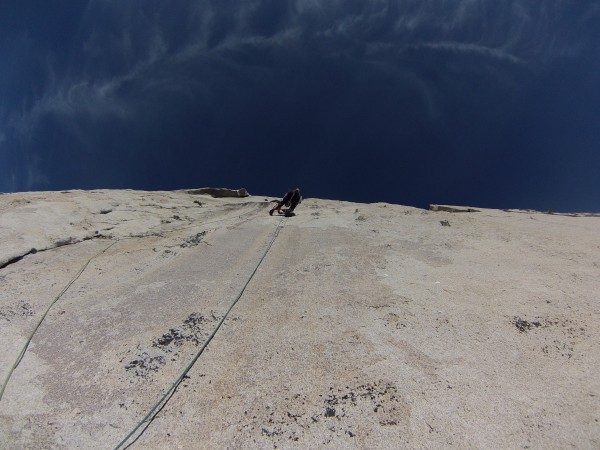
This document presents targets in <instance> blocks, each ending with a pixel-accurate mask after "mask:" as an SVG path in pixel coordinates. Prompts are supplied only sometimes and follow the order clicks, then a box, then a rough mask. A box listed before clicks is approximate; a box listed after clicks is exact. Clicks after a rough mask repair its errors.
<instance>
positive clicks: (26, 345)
mask: <svg viewBox="0 0 600 450" xmlns="http://www.w3.org/2000/svg"><path fill="white" fill-rule="evenodd" d="M231 218H232V217H225V218H223V219H216V220H212V221H208V222H204V223H202V225H208V224H211V223H216V222H222V221H224V220H229V219H231ZM239 218H242V216H239ZM247 220H250V219H249V218H248V219H243V220H242V222H241V223H243V222H246V221H247ZM192 227H197V225H196V224H193V225H189V226H186V227H181V228H177V229H174V230H169V232H172V231H173V232H174V231H181V230H184V229H187V228H192ZM139 237H145V236H130V237H125V238H122V239H119V240H118V241H115V242H113V243H112V244H110V245H109V246H107V247H106V248H104V249H103V250H100V251H99V252H98V253H96V254H95V255H93V256H92V257H91V258H90V259H88V260H87V261H86V263H85V264H84V265H83V266H82V267H81V269H79V271H78V272H77V273H76V274H75V276H74V277H73V278H72V279H71V281H69V282H68V283H67V284H66V286H65V287H64V288H63V289H62V290H61V291H60V293H59V294H58V295H57V296H56V297H55V298H54V300H52V302H51V303H50V305H48V307H47V308H46V311H45V312H44V314H42V316H41V317H40V320H39V321H38V322H37V324H36V326H35V327H34V328H33V330H32V331H31V333H30V334H29V336H28V337H27V340H26V341H25V345H23V348H22V349H21V351H20V352H19V354H18V356H17V358H16V360H15V362H14V363H13V364H12V366H11V368H10V370H9V371H8V374H7V376H6V379H5V380H4V383H3V384H2V388H0V401H2V396H3V395H4V390H5V389H6V386H7V385H8V382H9V381H10V378H11V377H12V374H13V372H14V371H15V370H16V368H17V366H18V365H19V364H20V363H21V361H22V360H23V357H24V356H25V353H26V352H27V349H28V348H29V344H30V343H31V340H32V339H33V336H34V335H35V333H36V332H37V330H38V328H39V327H40V325H41V324H42V322H43V321H44V319H45V318H46V316H47V315H48V312H49V311H50V309H51V308H52V307H53V306H54V304H55V303H56V302H57V301H58V300H59V299H60V298H61V297H62V296H63V295H64V294H65V292H67V290H68V289H69V288H70V287H71V285H72V284H73V283H75V281H77V279H78V278H79V277H80V276H81V274H82V273H83V271H84V270H85V269H86V268H87V266H88V265H89V264H90V262H91V261H92V260H93V259H94V258H97V257H98V256H100V255H102V254H103V253H104V252H106V251H107V250H108V249H109V248H111V247H112V246H113V245H115V244H116V243H117V242H119V241H120V240H127V239H134V238H139Z"/></svg>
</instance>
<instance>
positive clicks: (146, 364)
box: [125, 352, 167, 379]
mask: <svg viewBox="0 0 600 450" xmlns="http://www.w3.org/2000/svg"><path fill="white" fill-rule="evenodd" d="M166 362H167V359H166V358H165V356H164V355H150V354H148V353H146V352H143V353H141V354H140V355H138V357H137V358H136V359H134V360H132V361H130V362H129V363H128V364H127V365H126V366H125V370H127V371H128V372H131V373H133V374H134V375H135V376H137V377H142V378H145V379H148V378H151V372H157V371H158V369H160V367H161V366H163V365H164V364H166Z"/></svg>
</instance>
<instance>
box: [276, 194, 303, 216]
mask: <svg viewBox="0 0 600 450" xmlns="http://www.w3.org/2000/svg"><path fill="white" fill-rule="evenodd" d="M300 202H302V195H300V189H298V188H296V189H290V190H289V191H287V193H286V194H285V196H284V197H283V200H281V201H280V202H278V203H277V205H276V206H274V207H273V208H272V209H271V210H270V211H269V215H270V216H272V215H273V211H277V212H278V213H279V214H285V216H286V217H291V216H293V215H294V209H296V206H298V203H300ZM283 206H286V207H287V209H284V210H283V211H281V208H282V207H283Z"/></svg>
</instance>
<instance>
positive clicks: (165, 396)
mask: <svg viewBox="0 0 600 450" xmlns="http://www.w3.org/2000/svg"><path fill="white" fill-rule="evenodd" d="M283 221H284V218H282V219H281V221H280V222H279V224H278V225H277V229H276V230H275V232H274V233H273V237H272V238H271V242H269V245H268V246H267V249H266V250H265V252H264V253H263V255H262V257H261V258H260V260H259V261H258V264H257V265H256V267H255V268H254V270H253V271H252V273H251V274H250V276H249V277H248V280H247V281H246V283H245V284H244V286H243V287H242V289H241V290H240V292H239V294H238V295H237V297H236V298H235V300H234V301H233V302H232V303H231V306H230V307H229V309H228V310H227V312H226V313H225V315H224V316H223V317H222V318H221V320H220V321H219V323H218V324H217V326H216V327H215V329H214V330H213V332H212V333H211V334H210V335H209V336H208V338H207V339H206V341H205V342H204V344H203V345H202V347H200V350H198V352H197V353H196V355H195V356H194V358H193V359H192V361H191V362H190V363H189V364H188V365H187V367H186V368H185V369H184V370H183V372H182V373H181V375H179V377H177V379H176V380H175V382H174V383H173V384H172V385H171V387H170V388H169V389H168V390H167V391H166V392H165V393H164V394H163V396H162V397H161V398H160V399H159V400H158V401H157V402H156V403H155V404H154V406H153V407H152V408H151V409H150V411H148V413H147V414H146V415H145V416H144V418H143V419H142V420H140V421H139V422H138V424H137V425H136V426H135V428H133V430H131V431H130V432H129V434H128V435H127V436H125V438H124V439H123V440H122V441H121V442H119V443H118V444H117V446H116V447H115V449H114V450H119V449H120V448H123V445H124V444H125V443H126V442H127V441H128V440H129V438H131V437H132V436H133V435H134V434H135V433H136V431H137V430H138V429H139V428H140V427H141V426H142V425H144V423H145V422H146V421H148V424H147V425H146V428H147V427H148V425H149V424H150V422H152V420H154V417H155V416H156V414H158V412H159V411H160V410H159V407H160V409H162V408H163V407H164V406H165V404H166V402H167V401H168V400H169V398H171V396H172V395H173V394H174V393H175V390H176V389H177V388H178V387H179V385H180V384H181V382H182V381H183V380H184V378H185V377H186V376H187V373H188V372H189V371H190V369H191V368H192V367H193V365H194V364H195V363H196V361H197V360H198V358H200V355H202V353H203V352H204V349H205V348H206V347H207V346H208V344H209V343H210V341H211V340H212V338H213V337H215V335H216V334H217V331H219V328H221V325H223V322H225V319H226V318H227V316H228V315H229V313H230V312H231V310H232V309H233V308H234V306H235V305H236V303H237V302H238V300H239V299H240V298H241V297H242V295H243V294H244V291H245V290H246V287H247V286H248V284H250V281H251V280H252V278H253V277H254V274H255V273H256V272H257V271H258V268H259V267H260V265H261V264H262V262H263V260H264V259H265V258H266V256H267V253H269V250H270V249H271V246H272V245H273V243H274V242H275V239H277V236H278V235H279V231H280V230H281V228H283V225H282V223H283ZM163 402H164V404H163ZM161 404H162V406H161ZM146 428H144V430H142V432H141V433H140V434H139V435H138V436H137V437H136V438H135V440H137V439H138V438H139V437H140V436H141V435H142V433H144V431H146ZM135 440H134V441H133V442H135ZM133 442H132V443H133Z"/></svg>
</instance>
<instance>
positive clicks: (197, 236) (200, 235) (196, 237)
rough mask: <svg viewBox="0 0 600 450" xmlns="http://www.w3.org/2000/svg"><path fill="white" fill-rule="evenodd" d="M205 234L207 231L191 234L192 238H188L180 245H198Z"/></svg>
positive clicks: (185, 246) (183, 246) (182, 246)
mask: <svg viewBox="0 0 600 450" xmlns="http://www.w3.org/2000/svg"><path fill="white" fill-rule="evenodd" d="M204 236H206V231H202V232H201V233H196V234H195V235H194V236H191V237H190V238H188V239H186V240H185V242H183V243H182V244H181V245H180V247H181V248H187V247H195V246H196V245H198V244H200V243H201V242H202V239H204Z"/></svg>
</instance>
